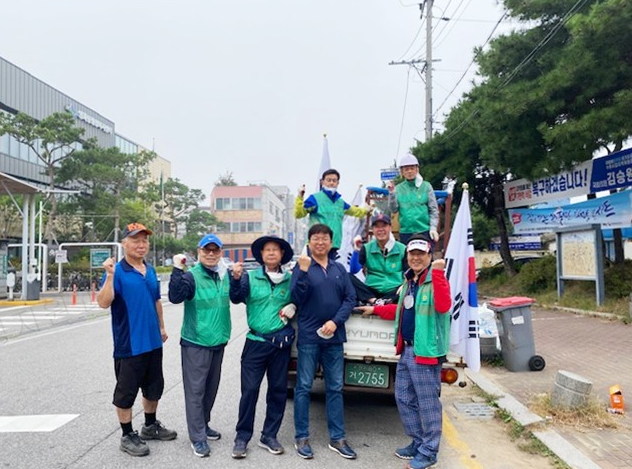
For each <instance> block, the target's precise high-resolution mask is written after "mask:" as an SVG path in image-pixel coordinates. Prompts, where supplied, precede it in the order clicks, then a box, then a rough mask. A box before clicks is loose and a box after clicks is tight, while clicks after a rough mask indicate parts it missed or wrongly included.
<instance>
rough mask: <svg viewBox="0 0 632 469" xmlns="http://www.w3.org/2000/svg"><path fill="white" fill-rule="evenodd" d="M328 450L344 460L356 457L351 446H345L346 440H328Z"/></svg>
mask: <svg viewBox="0 0 632 469" xmlns="http://www.w3.org/2000/svg"><path fill="white" fill-rule="evenodd" d="M329 449H330V450H332V451H335V452H336V453H338V454H339V455H340V456H342V457H343V458H345V459H355V458H357V457H358V455H357V454H356V452H355V451H353V449H351V446H349V445H348V444H347V440H329Z"/></svg>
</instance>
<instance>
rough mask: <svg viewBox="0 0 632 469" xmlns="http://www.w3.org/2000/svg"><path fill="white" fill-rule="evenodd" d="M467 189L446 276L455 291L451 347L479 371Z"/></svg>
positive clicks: (449, 247) (451, 246) (451, 238)
mask: <svg viewBox="0 0 632 469" xmlns="http://www.w3.org/2000/svg"><path fill="white" fill-rule="evenodd" d="M469 197H470V195H469V192H468V191H467V189H465V190H463V197H462V199H461V206H460V207H459V210H458V212H457V214H456V219H455V220H454V226H453V228H452V236H451V237H450V241H449V244H448V249H447V250H446V253H445V260H446V278H447V279H448V281H449V282H450V291H451V292H452V311H451V312H450V314H451V315H452V323H451V325H450V350H451V351H452V352H453V353H455V354H457V355H459V356H461V357H463V359H464V360H465V363H466V364H467V366H468V368H470V369H471V370H472V371H479V370H480V368H481V352H480V344H479V340H478V300H477V292H476V267H475V265H474V239H473V236H472V217H471V215H470V200H469Z"/></svg>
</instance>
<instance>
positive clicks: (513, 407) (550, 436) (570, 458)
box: [465, 368, 600, 469]
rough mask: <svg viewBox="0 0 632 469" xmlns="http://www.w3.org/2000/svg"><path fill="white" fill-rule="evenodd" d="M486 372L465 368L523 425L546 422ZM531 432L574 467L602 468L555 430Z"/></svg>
mask: <svg viewBox="0 0 632 469" xmlns="http://www.w3.org/2000/svg"><path fill="white" fill-rule="evenodd" d="M484 373H485V372H484V370H481V371H480V372H478V373H477V372H474V371H471V370H469V369H467V368H466V369H465V375H466V376H467V377H468V379H469V380H470V381H472V382H473V383H474V384H476V385H477V386H478V387H479V388H481V389H482V390H483V391H485V392H486V393H487V394H490V395H492V396H494V397H495V398H496V403H497V405H498V407H500V408H501V409H503V410H505V411H507V412H508V413H509V414H510V415H511V417H512V418H513V419H514V420H516V421H517V422H518V423H520V425H522V426H523V427H528V426H530V425H535V424H539V423H543V422H545V420H544V419H543V418H542V417H540V416H539V415H537V414H535V413H533V412H531V411H530V410H529V409H528V408H527V407H526V406H524V405H523V404H521V403H520V402H518V400H517V399H516V398H514V397H513V396H511V395H510V394H508V393H507V392H505V391H504V390H502V389H501V388H499V387H498V386H497V385H496V384H495V383H494V382H492V381H491V380H490V379H488V377H486V376H484ZM531 433H532V434H533V436H535V437H536V438H537V439H538V440H540V442H542V444H543V445H544V446H546V447H547V448H548V449H549V450H550V451H551V452H553V453H554V454H555V455H556V456H557V457H558V458H560V459H561V460H562V461H564V463H565V464H567V465H568V466H569V467H571V468H572V469H600V466H599V465H597V464H595V463H594V462H593V461H592V460H591V459H590V458H588V457H587V456H585V455H584V454H583V453H582V452H581V451H579V450H578V449H577V448H576V447H575V446H573V445H572V444H571V443H569V442H568V441H567V440H566V439H564V437H562V436H561V435H560V434H559V433H557V432H556V431H555V430H536V429H533V430H531Z"/></svg>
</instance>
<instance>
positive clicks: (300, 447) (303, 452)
mask: <svg viewBox="0 0 632 469" xmlns="http://www.w3.org/2000/svg"><path fill="white" fill-rule="evenodd" d="M294 447H295V448H296V452H297V453H298V455H299V456H300V457H301V458H303V459H312V458H313V457H314V452H313V451H312V447H311V446H310V445H309V439H307V438H298V439H297V440H296V443H294Z"/></svg>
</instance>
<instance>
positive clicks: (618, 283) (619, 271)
mask: <svg viewBox="0 0 632 469" xmlns="http://www.w3.org/2000/svg"><path fill="white" fill-rule="evenodd" d="M604 282H605V287H606V293H607V294H608V296H612V297H613V298H624V297H626V296H628V295H629V294H630V293H632V260H630V259H626V260H625V261H624V262H623V264H614V265H612V266H611V267H609V268H607V269H605V272H604Z"/></svg>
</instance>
